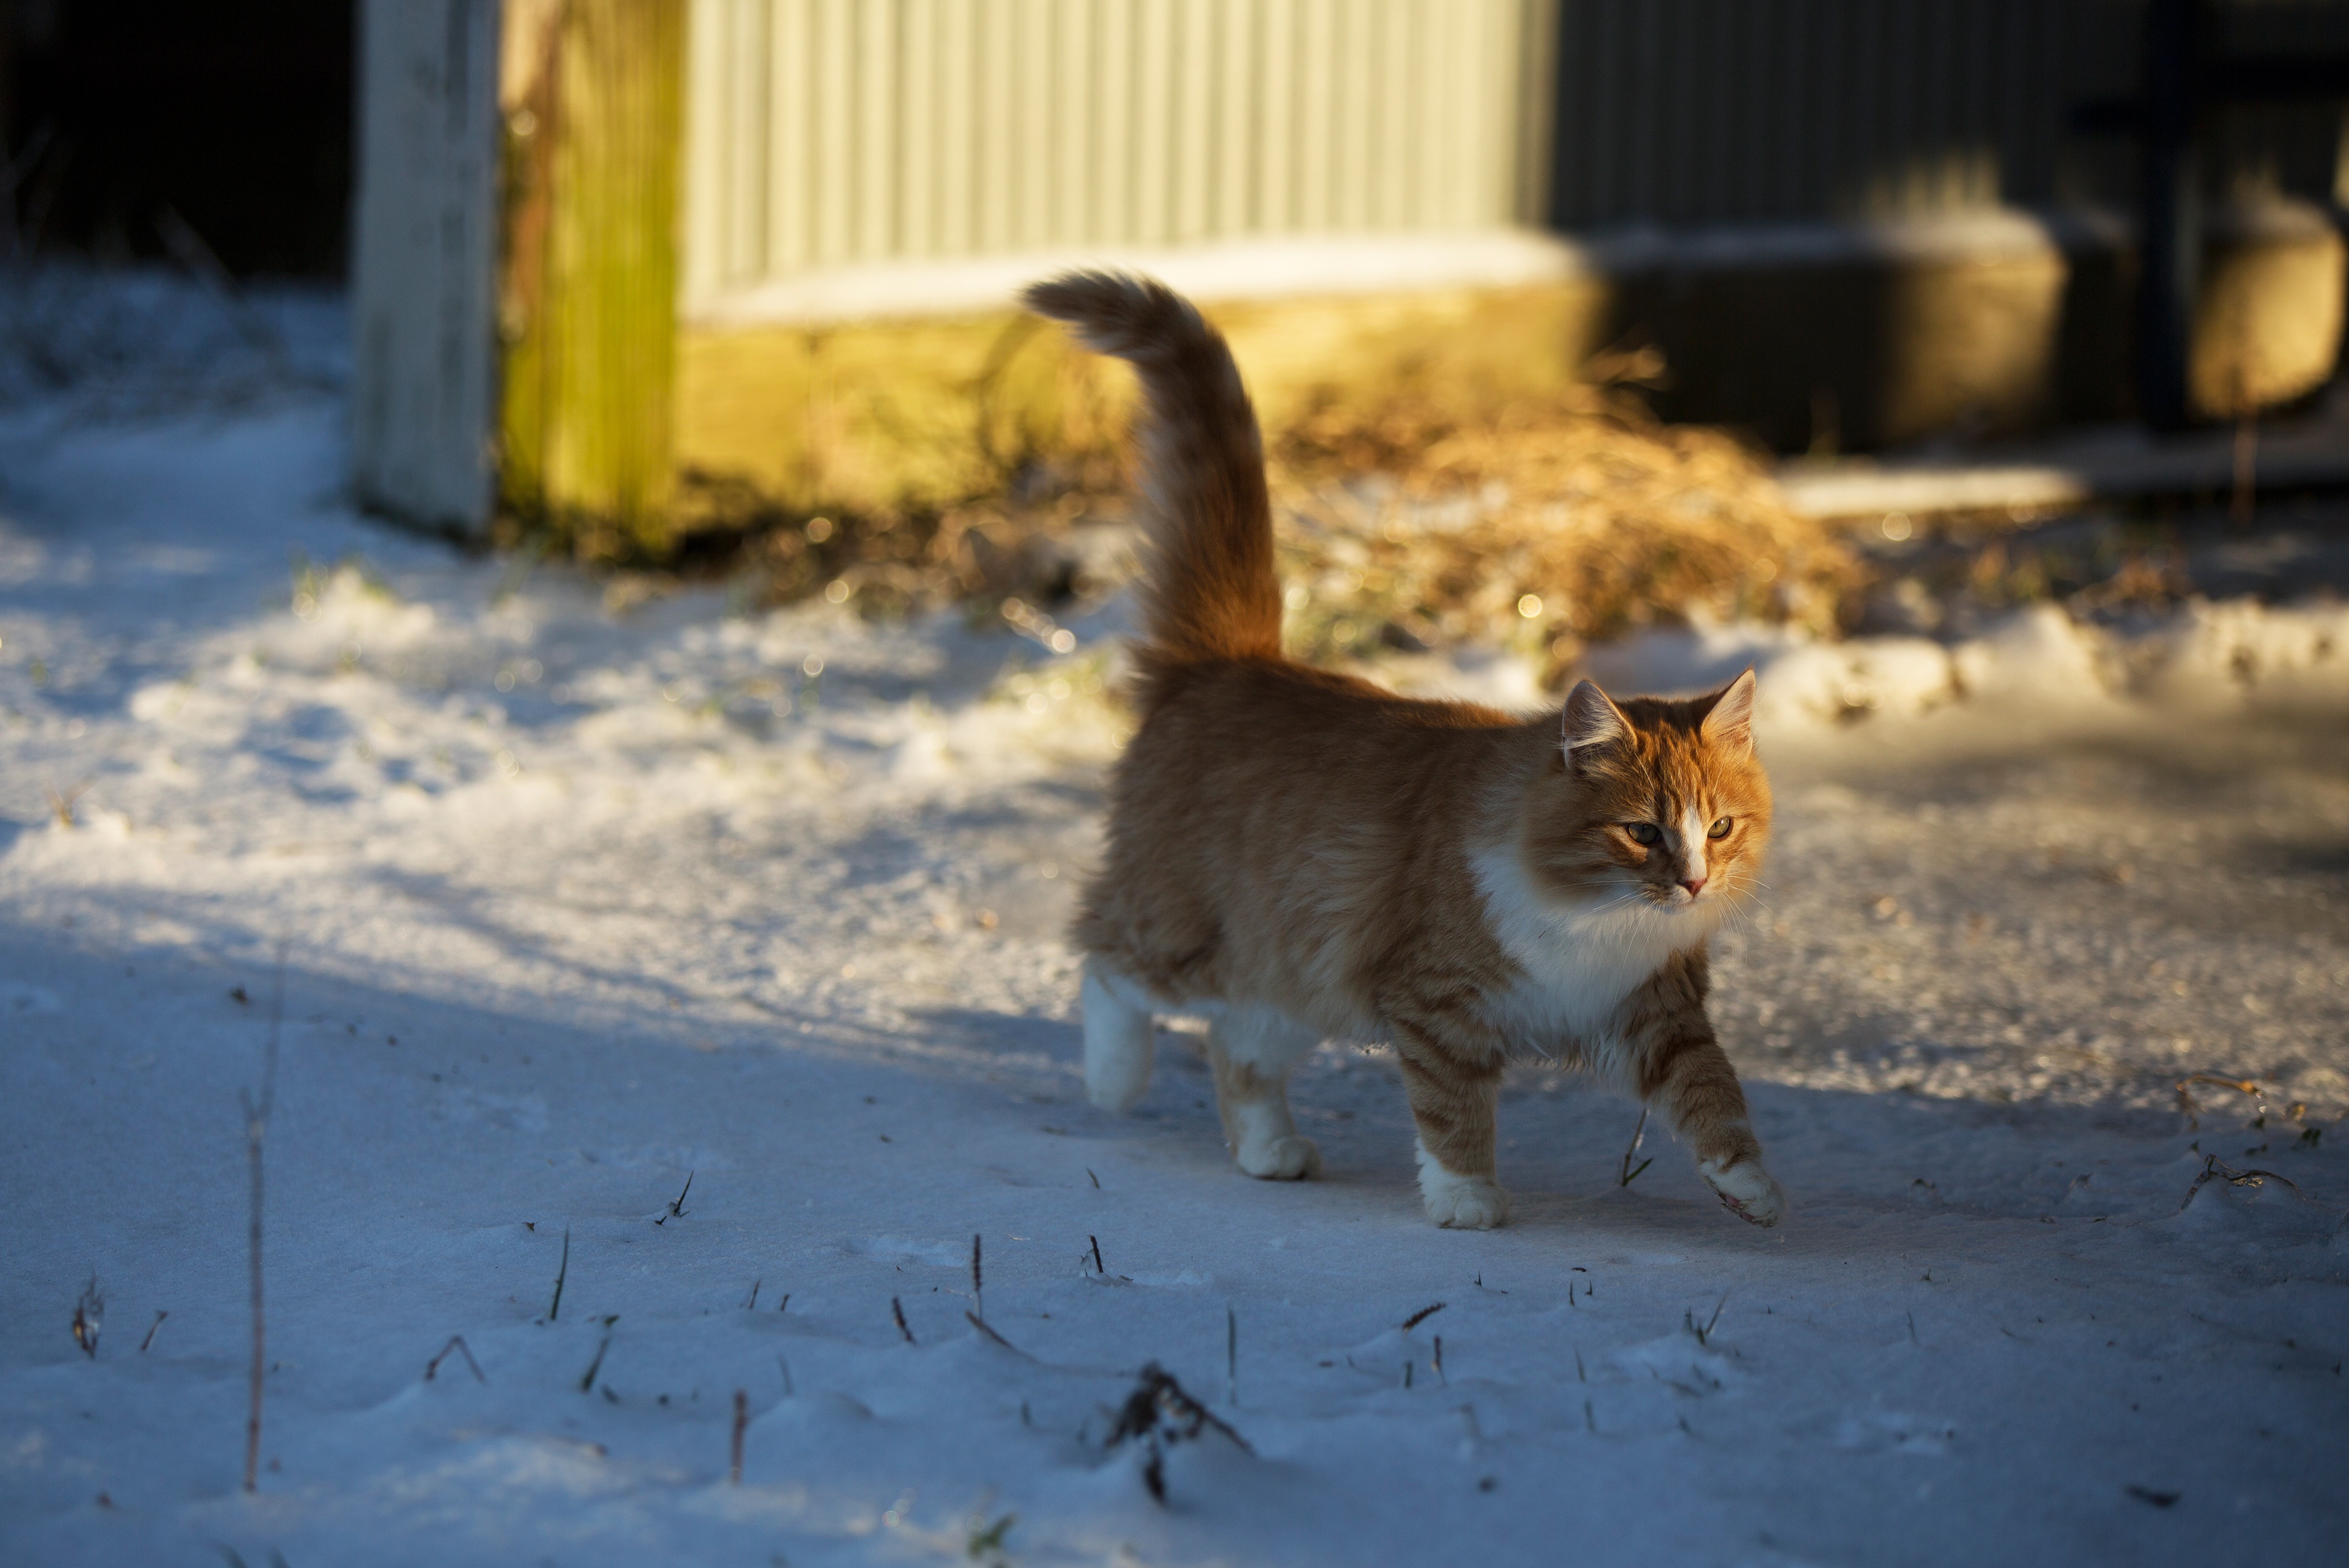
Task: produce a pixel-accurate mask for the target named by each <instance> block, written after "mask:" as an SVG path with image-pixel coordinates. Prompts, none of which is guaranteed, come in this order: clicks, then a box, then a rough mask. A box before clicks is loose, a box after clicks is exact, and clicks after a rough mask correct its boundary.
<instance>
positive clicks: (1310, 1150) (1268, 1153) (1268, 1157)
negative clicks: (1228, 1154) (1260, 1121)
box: [1234, 1133, 1321, 1181]
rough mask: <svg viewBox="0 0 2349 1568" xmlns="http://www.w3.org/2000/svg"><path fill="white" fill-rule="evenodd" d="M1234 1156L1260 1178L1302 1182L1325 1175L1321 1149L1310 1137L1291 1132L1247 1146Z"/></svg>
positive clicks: (1246, 1169)
mask: <svg viewBox="0 0 2349 1568" xmlns="http://www.w3.org/2000/svg"><path fill="white" fill-rule="evenodd" d="M1234 1158H1236V1159H1237V1161H1238V1162H1239V1168H1241V1169H1242V1170H1244V1171H1246V1172H1247V1173H1248V1174H1249V1175H1250V1176H1253V1177H1255V1178H1256V1179H1257V1180H1259V1181H1301V1180H1303V1179H1306V1178H1308V1177H1314V1176H1319V1175H1320V1174H1321V1151H1320V1150H1319V1149H1318V1148H1316V1147H1313V1140H1312V1139H1311V1138H1309V1137H1299V1136H1298V1135H1297V1134H1295V1133H1289V1134H1288V1135H1286V1136H1284V1137H1275V1138H1267V1139H1266V1140H1265V1141H1264V1142H1263V1143H1261V1144H1258V1145H1256V1146H1254V1147H1245V1146H1244V1147H1242V1148H1241V1149H1240V1151H1239V1152H1238V1154H1237V1155H1236V1156H1234Z"/></svg>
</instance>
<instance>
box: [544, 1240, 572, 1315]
mask: <svg viewBox="0 0 2349 1568" xmlns="http://www.w3.org/2000/svg"><path fill="white" fill-rule="evenodd" d="M570 1277H571V1227H570V1226H568V1225H565V1226H564V1228H563V1262H560V1263H558V1264H556V1265H555V1268H554V1300H553V1301H552V1302H549V1303H547V1307H546V1321H547V1322H549V1323H553V1322H554V1320H555V1319H556V1318H557V1317H559V1316H561V1315H562V1314H563V1282H564V1281H565V1280H567V1279H569V1278H570Z"/></svg>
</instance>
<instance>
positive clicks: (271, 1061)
mask: <svg viewBox="0 0 2349 1568" xmlns="http://www.w3.org/2000/svg"><path fill="white" fill-rule="evenodd" d="M283 1023H285V943H283V942H280V943H278V945H277V983H276V986H275V988H274V991H273V992H272V994H271V999H270V1003H269V1043H268V1044H267V1045H266V1046H265V1047H264V1049H263V1052H262V1057H261V1097H260V1098H259V1099H257V1100H256V1099H255V1098H254V1096H251V1095H249V1094H242V1093H241V1094H240V1096H239V1099H240V1101H241V1103H242V1104H243V1107H244V1159H245V1167H246V1168H247V1170H248V1172H249V1173H250V1175H251V1177H252V1199H253V1203H252V1223H251V1226H250V1227H249V1229H248V1230H247V1232H246V1237H247V1240H248V1241H249V1242H250V1244H251V1252H252V1260H253V1371H252V1375H251V1376H250V1378H249V1379H248V1382H249V1385H250V1387H249V1392H250V1393H251V1396H252V1402H251V1406H250V1407H249V1409H248V1410H247V1412H246V1415H245V1418H244V1490H246V1491H249V1492H250V1491H257V1490H260V1480H261V1384H262V1376H263V1374H264V1372H265V1371H266V1370H267V1366H268V1362H267V1347H266V1339H267V1335H266V1333H265V1328H264V1324H265V1319H264V1316H263V1314H262V1307H261V1145H262V1141H263V1139H264V1138H265V1137H267V1136H268V1134H269V1113H270V1110H271V1109H272V1108H273V1107H274V1106H275V1104H276V1101H277V1035H278V1029H279V1026H280V1025H281V1024H283Z"/></svg>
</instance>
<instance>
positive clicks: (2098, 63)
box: [1547, 0, 2349, 229]
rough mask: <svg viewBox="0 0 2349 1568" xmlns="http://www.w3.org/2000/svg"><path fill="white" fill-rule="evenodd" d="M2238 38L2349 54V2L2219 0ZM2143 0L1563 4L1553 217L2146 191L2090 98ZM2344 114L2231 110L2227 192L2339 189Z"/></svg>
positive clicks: (1845, 215) (1856, 211)
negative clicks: (2102, 130) (2083, 123)
mask: <svg viewBox="0 0 2349 1568" xmlns="http://www.w3.org/2000/svg"><path fill="white" fill-rule="evenodd" d="M2216 9H2217V11H2218V13H2219V17H2218V21H2219V30H2220V34H2221V36H2222V40H2223V41H2224V42H2225V44H2226V45H2227V47H2230V48H2232V49H2236V50H2241V51H2248V50H2251V49H2255V48H2256V49H2262V50H2271V49H2282V48H2295V47H2296V48H2307V49H2313V48H2317V47H2331V48H2335V49H2340V48H2349V5H2344V4H2343V3H2342V0H2234V3H2232V4H2222V5H2219V6H2217V7H2216ZM2141 12H2142V5H2141V3H2140V0H1562V3H1561V6H1560V13H1559V16H1558V19H1557V37H1558V45H1557V47H1558V76H1557V94H1556V97H1555V100H1554V104H1553V106H1552V111H1551V112H1552V114H1553V116H1554V124H1555V128H1556V130H1555V136H1554V139H1553V141H1552V148H1553V152H1552V158H1551V165H1550V169H1549V171H1548V172H1549V179H1548V189H1549V193H1550V201H1549V210H1548V214H1547V215H1548V218H1549V221H1550V223H1552V224H1553V225H1554V226H1557V227H1559V228H1565V229H1587V228H1605V227H1609V226H1613V225H1619V224H1628V223H1659V224H1668V225H1684V224H1705V225H1711V224H1728V223H1785V222H1803V221H1816V220H1852V219H1884V218H1903V217H1919V216H1929V215H1954V214H1960V213H1966V212H1970V211H1981V210H1985V209H1989V208H1993V207H1999V206H2008V207H2013V206H2023V207H2051V206H2058V207H2060V206H2073V205H2090V206H2100V207H2110V208H2125V207H2127V206H2129V205H2131V204H2132V203H2133V202H2134V201H2135V185H2136V161H2135V155H2134V152H2133V150H2132V149H2131V147H2130V145H2129V144H2128V143H2127V141H2126V140H2123V139H2120V138H2116V137H2110V136H2090V135H2083V134H2081V133H2080V132H2078V131H2076V130H2073V129H2072V128H2071V126H2070V123H2069V122H2070V115H2071V110H2072V109H2073V108H2074V106H2075V105H2077V104H2079V103H2081V102H2082V101H2084V100H2086V99H2097V98H2112V97H2119V96H2125V95H2127V93H2129V92H2130V91H2132V90H2133V88H2134V87H2135V85H2136V81H2137V53H2138V44H2139V34H2140V28H2141V20H2140V18H2141ZM2342 132H2343V117H2342V111H2341V109H2339V108H2338V107H2337V106H2294V107H2290V108H2277V109H2237V110H2229V111H2226V112H2224V113H2222V114H2220V116H2218V117H2217V118H2216V119H2214V121H2213V123H2212V125H2211V128H2210V136H2209V144H2208V145H2209V153H2208V156H2207V157H2206V159H2205V165H2204V167H2205V176H2206V181H2207V182H2208V184H2209V187H2210V194H2211V195H2212V196H2214V197H2218V198H2225V197H2230V196H2239V197H2240V196H2251V195H2258V194H2273V193H2280V192H2281V193H2290V194H2293V195H2298V196H2302V197H2307V198H2310V199H2313V200H2317V201H2321V202H2332V201H2335V200H2337V199H2338V192H2337V191H2336V182H2337V181H2338V180H2339V179H2340V165H2341V162H2342V158H2341V151H2342V141H2343V134H2342Z"/></svg>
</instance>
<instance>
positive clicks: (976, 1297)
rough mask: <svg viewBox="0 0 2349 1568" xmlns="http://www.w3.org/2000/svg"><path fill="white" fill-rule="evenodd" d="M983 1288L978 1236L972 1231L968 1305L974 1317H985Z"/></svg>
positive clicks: (985, 1302) (985, 1303)
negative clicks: (979, 1263)
mask: <svg viewBox="0 0 2349 1568" xmlns="http://www.w3.org/2000/svg"><path fill="white" fill-rule="evenodd" d="M983 1288H984V1280H983V1279H982V1277H981V1275H980V1273H979V1270H978V1233H977V1232H976V1231H974V1232H973V1233H972V1235H971V1238H970V1304H971V1306H972V1308H973V1311H974V1315H976V1316H978V1317H985V1316H986V1315H987V1297H986V1296H985V1295H984V1294H982V1293H981V1292H982V1290H983Z"/></svg>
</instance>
